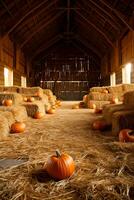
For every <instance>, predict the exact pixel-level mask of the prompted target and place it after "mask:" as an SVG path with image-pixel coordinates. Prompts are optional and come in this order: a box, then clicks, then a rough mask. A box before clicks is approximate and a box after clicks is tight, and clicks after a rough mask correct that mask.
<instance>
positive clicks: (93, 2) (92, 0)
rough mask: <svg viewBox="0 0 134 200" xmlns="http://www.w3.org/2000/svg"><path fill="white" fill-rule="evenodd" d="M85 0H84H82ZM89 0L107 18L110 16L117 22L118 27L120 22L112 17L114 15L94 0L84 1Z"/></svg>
mask: <svg viewBox="0 0 134 200" xmlns="http://www.w3.org/2000/svg"><path fill="white" fill-rule="evenodd" d="M84 1H85V0H84ZM86 2H87V3H88V2H91V3H92V4H93V5H94V6H95V7H97V8H98V9H99V10H101V11H102V12H103V13H105V14H106V15H107V16H108V17H109V18H111V20H112V21H113V22H114V23H115V24H117V26H118V27H120V24H119V23H118V22H117V21H116V18H115V17H114V15H111V14H110V13H109V12H108V11H106V10H105V9H104V8H103V7H101V6H100V5H99V4H97V3H95V1H94V0H88V1H86Z"/></svg>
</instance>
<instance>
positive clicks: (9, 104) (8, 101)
mask: <svg viewBox="0 0 134 200" xmlns="http://www.w3.org/2000/svg"><path fill="white" fill-rule="evenodd" d="M12 104H13V101H12V100H11V99H5V100H3V102H2V105H4V106H12Z"/></svg>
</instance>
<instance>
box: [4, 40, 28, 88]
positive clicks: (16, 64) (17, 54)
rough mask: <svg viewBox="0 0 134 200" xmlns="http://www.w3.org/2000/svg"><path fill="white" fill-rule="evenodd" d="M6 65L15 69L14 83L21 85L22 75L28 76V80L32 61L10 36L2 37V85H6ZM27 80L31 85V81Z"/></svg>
mask: <svg viewBox="0 0 134 200" xmlns="http://www.w3.org/2000/svg"><path fill="white" fill-rule="evenodd" d="M4 67H7V68H9V69H12V70H13V84H14V85H18V86H20V85H21V76H26V77H27V80H28V77H29V71H30V62H28V60H27V58H26V56H25V55H24V53H23V51H22V50H21V49H20V48H19V46H18V45H17V44H16V43H15V42H13V41H12V40H11V39H10V38H9V37H5V38H0V85H4ZM27 82H28V85H30V83H29V81H27Z"/></svg>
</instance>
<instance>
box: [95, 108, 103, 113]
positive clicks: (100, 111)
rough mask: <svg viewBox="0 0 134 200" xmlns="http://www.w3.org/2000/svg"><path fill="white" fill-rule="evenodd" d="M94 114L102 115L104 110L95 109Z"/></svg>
mask: <svg viewBox="0 0 134 200" xmlns="http://www.w3.org/2000/svg"><path fill="white" fill-rule="evenodd" d="M94 112H95V113H96V114H101V113H102V108H95V110H94Z"/></svg>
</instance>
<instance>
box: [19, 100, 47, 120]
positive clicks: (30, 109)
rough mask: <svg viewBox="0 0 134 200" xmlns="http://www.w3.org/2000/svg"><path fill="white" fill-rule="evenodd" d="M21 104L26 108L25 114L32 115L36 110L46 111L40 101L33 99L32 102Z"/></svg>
mask: <svg viewBox="0 0 134 200" xmlns="http://www.w3.org/2000/svg"><path fill="white" fill-rule="evenodd" d="M23 106H24V107H25V108H26V111H27V115H28V116H30V117H33V116H34V115H35V113H36V112H42V113H44V114H45V113H46V111H45V105H44V103H43V102H42V101H35V102H33V103H27V102H26V103H24V104H23Z"/></svg>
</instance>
